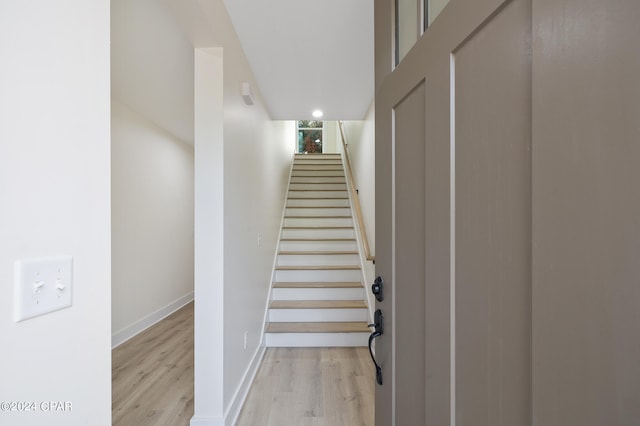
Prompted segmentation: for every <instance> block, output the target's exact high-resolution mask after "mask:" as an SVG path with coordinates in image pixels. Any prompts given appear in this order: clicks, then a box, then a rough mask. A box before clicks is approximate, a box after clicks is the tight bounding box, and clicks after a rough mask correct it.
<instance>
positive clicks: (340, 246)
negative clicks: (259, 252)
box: [280, 241, 358, 251]
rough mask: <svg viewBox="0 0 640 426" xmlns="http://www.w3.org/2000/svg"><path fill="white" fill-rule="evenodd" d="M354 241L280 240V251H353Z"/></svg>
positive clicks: (354, 247)
mask: <svg viewBox="0 0 640 426" xmlns="http://www.w3.org/2000/svg"><path fill="white" fill-rule="evenodd" d="M357 249H358V245H357V244H356V242H355V241H334V242H327V241H281V242H280V250H282V251H296V250H297V251H353V250H357Z"/></svg>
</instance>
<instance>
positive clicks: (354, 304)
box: [269, 300, 367, 309]
mask: <svg viewBox="0 0 640 426" xmlns="http://www.w3.org/2000/svg"><path fill="white" fill-rule="evenodd" d="M269 308H271V309H366V308H367V304H366V303H364V300H273V301H272V302H271V304H270V305H269Z"/></svg>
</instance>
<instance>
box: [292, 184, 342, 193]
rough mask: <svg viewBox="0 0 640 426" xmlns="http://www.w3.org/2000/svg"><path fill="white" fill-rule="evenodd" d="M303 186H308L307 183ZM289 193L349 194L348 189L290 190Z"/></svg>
mask: <svg viewBox="0 0 640 426" xmlns="http://www.w3.org/2000/svg"><path fill="white" fill-rule="evenodd" d="M303 185H308V183H305V184H303ZM289 192H347V190H346V189H289Z"/></svg>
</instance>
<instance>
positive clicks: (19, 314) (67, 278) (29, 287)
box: [14, 256, 73, 322]
mask: <svg viewBox="0 0 640 426" xmlns="http://www.w3.org/2000/svg"><path fill="white" fill-rule="evenodd" d="M72 284H73V258H72V257H71V256H56V257H47V258H42V259H28V260H18V261H17V262H16V263H15V290H14V320H15V321H16V322H19V321H22V320H26V319H29V318H33V317H37V316H39V315H43V314H46V313H49V312H53V311H58V310H60V309H64V308H68V307H69V306H71V289H72Z"/></svg>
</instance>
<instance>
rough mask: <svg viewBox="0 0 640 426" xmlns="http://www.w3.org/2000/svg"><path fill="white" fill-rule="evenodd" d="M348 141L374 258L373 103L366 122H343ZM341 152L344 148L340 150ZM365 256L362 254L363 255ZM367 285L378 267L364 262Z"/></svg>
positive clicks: (369, 293)
mask: <svg viewBox="0 0 640 426" xmlns="http://www.w3.org/2000/svg"><path fill="white" fill-rule="evenodd" d="M343 128H344V133H345V138H346V140H347V143H348V145H349V146H348V149H349V158H350V160H351V168H352V173H353V179H354V181H355V187H356V189H357V190H358V199H359V201H360V208H361V211H362V218H363V221H364V227H365V231H366V234H367V239H368V242H369V250H370V251H371V255H372V256H374V257H375V252H376V233H375V231H376V229H375V200H376V187H375V167H374V166H375V155H376V153H375V109H374V105H373V103H372V104H371V106H370V107H369V110H368V111H367V115H366V117H365V120H362V121H345V122H343ZM339 148H340V149H341V151H342V145H340V146H339ZM363 254H364V253H361V255H363ZM362 266H363V274H364V280H365V285H367V284H371V283H372V282H373V280H374V278H375V276H374V275H375V266H374V265H373V263H372V262H367V261H364V259H363V262H362ZM367 297H368V298H369V307H370V308H371V307H372V306H373V299H372V295H371V292H367Z"/></svg>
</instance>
